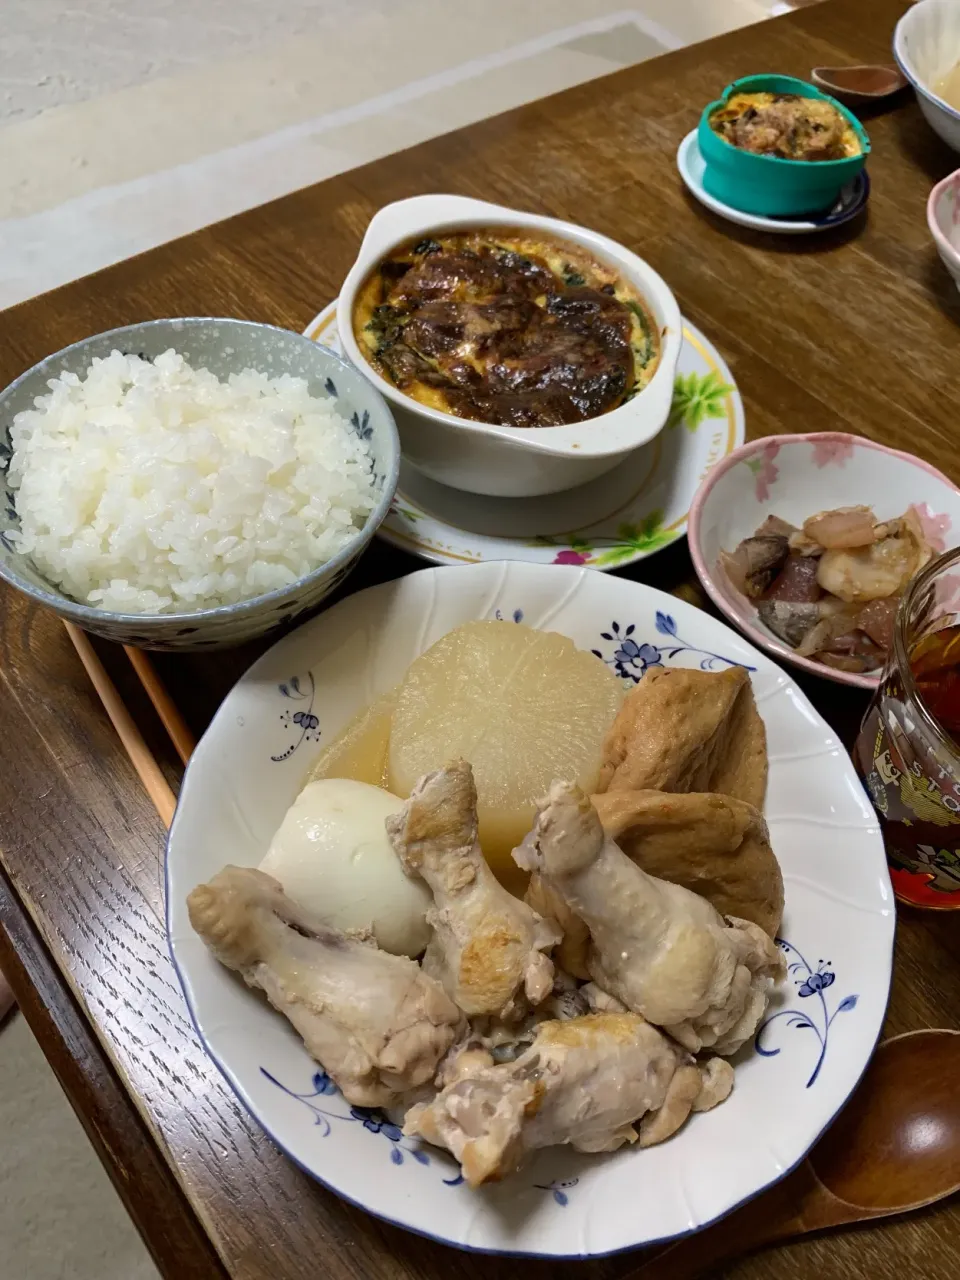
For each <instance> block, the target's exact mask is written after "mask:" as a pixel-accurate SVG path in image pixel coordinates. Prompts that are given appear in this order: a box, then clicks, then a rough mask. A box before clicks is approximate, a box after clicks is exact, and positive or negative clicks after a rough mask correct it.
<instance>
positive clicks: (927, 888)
mask: <svg viewBox="0 0 960 1280" xmlns="http://www.w3.org/2000/svg"><path fill="white" fill-rule="evenodd" d="M854 762H855V764H856V766H857V769H858V770H859V772H860V776H861V777H862V778H863V780H864V783H865V785H866V787H867V790H868V791H869V792H870V796H871V798H872V800H873V803H874V807H875V808H876V810H877V813H878V814H879V815H880V821H881V825H882V828H883V836H884V841H885V843H886V848H887V860H888V862H889V864H890V878H891V880H892V881H893V889H894V892H895V893H896V895H897V897H898V898H899V899H900V900H901V902H908V903H910V904H911V905H913V906H917V907H933V908H935V909H939V910H948V911H949V910H953V909H957V908H960V550H956V551H949V552H947V554H946V555H942V556H940V557H939V559H937V560H934V561H932V562H931V563H930V564H929V565H927V567H926V568H925V569H924V570H923V572H922V573H919V574H918V575H917V577H916V578H915V579H914V580H913V582H912V583H911V584H910V586H909V587H908V588H907V591H906V593H905V594H904V597H903V600H902V601H901V603H900V608H899V611H898V613H897V621H896V626H895V630H894V640H893V646H892V648H891V651H890V656H889V658H888V659H887V665H886V669H885V670H884V673H883V678H882V680H881V682H880V687H879V688H878V690H877V692H876V694H875V695H874V698H873V701H872V703H871V704H870V707H869V710H868V711H867V714H866V716H865V717H864V721H863V725H862V726H861V729H860V736H859V738H858V739H857V743H856V746H855V748H854Z"/></svg>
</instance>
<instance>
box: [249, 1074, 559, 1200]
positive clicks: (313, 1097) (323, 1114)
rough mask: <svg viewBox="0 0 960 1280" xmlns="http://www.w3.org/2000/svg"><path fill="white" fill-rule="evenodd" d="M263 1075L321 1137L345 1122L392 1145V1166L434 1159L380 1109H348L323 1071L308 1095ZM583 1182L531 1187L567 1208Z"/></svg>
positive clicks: (450, 1181) (456, 1181)
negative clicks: (307, 1114) (333, 1103)
mask: <svg viewBox="0 0 960 1280" xmlns="http://www.w3.org/2000/svg"><path fill="white" fill-rule="evenodd" d="M260 1073H261V1075H263V1076H264V1077H265V1078H266V1079H267V1080H269V1081H270V1083H271V1084H273V1085H276V1087H277V1088H278V1089H281V1090H282V1091H283V1092H284V1093H285V1094H286V1095H287V1097H289V1098H295V1099H296V1100H297V1102H301V1103H303V1105H304V1106H305V1107H306V1108H307V1109H308V1110H309V1111H311V1112H312V1113H313V1123H314V1124H315V1125H317V1126H318V1127H319V1129H320V1133H321V1136H322V1137H324V1138H329V1136H330V1134H331V1133H332V1131H333V1126H332V1125H331V1123H330V1121H331V1120H340V1121H344V1122H345V1123H347V1124H360V1125H362V1126H363V1128H364V1129H366V1130H367V1132H368V1133H373V1134H378V1135H379V1136H381V1137H383V1138H386V1139H387V1141H388V1142H389V1143H390V1162H391V1164H396V1165H402V1164H403V1163H404V1157H405V1156H411V1157H412V1158H413V1159H414V1160H416V1162H417V1164H422V1165H429V1164H431V1156H430V1155H428V1154H427V1152H426V1151H424V1149H423V1147H422V1146H421V1145H420V1144H419V1143H418V1142H415V1141H414V1140H413V1139H411V1138H406V1137H404V1134H403V1129H402V1128H401V1127H400V1125H398V1124H396V1123H395V1122H394V1121H393V1120H391V1119H390V1117H389V1116H388V1115H387V1114H386V1113H385V1112H384V1111H382V1110H381V1109H380V1108H379V1107H353V1106H349V1105H348V1103H347V1102H346V1099H344V1098H343V1096H342V1094H341V1093H340V1090H339V1089H338V1088H337V1086H336V1085H335V1084H334V1082H333V1081H332V1080H331V1079H330V1077H329V1076H328V1075H327V1073H326V1072H325V1071H323V1070H320V1071H315V1072H314V1075H313V1080H312V1081H311V1083H312V1085H313V1089H312V1090H310V1091H309V1092H307V1093H297V1092H296V1090H294V1089H288V1088H287V1086H286V1085H285V1084H283V1083H281V1081H279V1080H278V1079H277V1077H276V1076H275V1075H273V1074H272V1073H271V1072H270V1071H268V1070H267V1069H266V1067H261V1068H260ZM324 1098H338V1099H340V1101H341V1102H342V1103H343V1105H344V1106H345V1107H347V1111H346V1113H344V1112H343V1111H332V1110H331V1109H330V1105H329V1104H328V1105H326V1106H321V1105H320V1101H321V1100H322V1099H324ZM434 1156H436V1157H438V1158H439V1160H440V1161H441V1162H442V1163H443V1164H444V1165H447V1166H449V1163H450V1159H449V1157H448V1156H447V1154H446V1153H445V1152H440V1151H436V1152H434ZM579 1181H580V1179H579V1178H567V1179H565V1180H564V1181H560V1180H556V1179H555V1180H554V1181H553V1182H549V1183H538V1182H535V1183H533V1184H532V1185H533V1186H534V1187H535V1188H536V1189H537V1190H538V1191H549V1192H550V1193H551V1194H552V1196H553V1199H554V1202H555V1203H556V1204H558V1205H560V1206H561V1208H563V1207H565V1206H566V1205H567V1204H569V1202H570V1197H569V1196H568V1195H567V1192H568V1191H569V1190H570V1188H571V1187H575V1186H576V1185H577V1183H578V1182H579ZM442 1182H443V1184H444V1186H446V1187H459V1186H460V1184H461V1183H462V1182H463V1174H461V1173H454V1175H453V1177H451V1178H443V1179H442Z"/></svg>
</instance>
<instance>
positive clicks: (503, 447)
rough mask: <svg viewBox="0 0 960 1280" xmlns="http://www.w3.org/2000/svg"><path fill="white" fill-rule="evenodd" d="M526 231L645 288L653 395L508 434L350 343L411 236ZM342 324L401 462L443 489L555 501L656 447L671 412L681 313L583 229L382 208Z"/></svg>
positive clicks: (349, 288) (343, 296)
mask: <svg viewBox="0 0 960 1280" xmlns="http://www.w3.org/2000/svg"><path fill="white" fill-rule="evenodd" d="M476 226H487V227H491V226H492V227H498V226H501V227H527V228H535V229H539V230H543V231H546V232H549V233H551V234H553V235H554V236H557V237H559V238H561V239H565V240H571V241H573V242H575V243H576V244H580V245H583V246H584V247H585V248H587V249H589V250H590V251H591V252H592V253H594V254H595V255H596V256H597V257H599V258H602V259H603V260H605V261H606V262H608V263H610V264H611V265H613V266H615V267H616V268H618V269H619V270H620V271H621V272H622V273H623V275H624V276H625V277H626V278H627V279H628V280H629V281H630V282H631V283H632V284H633V285H635V286H636V288H637V289H638V290H639V292H640V293H641V295H642V296H643V298H644V299H645V300H646V302H647V305H648V308H649V310H650V312H651V313H652V315H653V318H654V320H655V322H656V324H657V326H658V328H659V330H660V335H661V354H660V364H659V366H658V368H657V370H656V372H655V373H654V375H653V377H652V378H651V379H650V382H649V383H648V384H647V386H646V387H644V389H643V390H642V391H641V392H640V393H639V394H638V395H636V396H634V398H633V399H632V400H630V401H628V402H627V403H626V404H624V405H621V406H620V407H619V408H618V409H614V410H612V412H610V413H606V414H603V415H602V416H600V417H598V418H593V419H589V420H587V421H586V422H579V423H575V424H574V425H572V426H565V427H537V428H529V427H501V426H494V425H491V424H489V423H483V422H471V421H469V420H467V419H466V418H458V417H455V416H454V415H453V414H450V413H442V412H440V411H438V410H435V409H429V408H427V407H426V406H425V405H422V404H420V403H419V402H418V401H416V400H414V399H412V398H411V397H410V396H406V395H404V394H403V392H402V391H400V390H398V388H397V387H395V386H394V385H393V383H392V382H389V381H388V380H387V379H386V378H382V377H381V376H380V375H379V374H378V373H377V372H376V371H375V370H374V369H373V368H372V367H371V366H370V365H369V364H368V362H367V361H366V359H365V358H364V356H363V355H362V354H361V352H360V348H359V347H358V345H357V343H356V341H355V340H354V337H353V323H352V317H353V310H354V304H355V301H356V297H357V293H358V291H359V289H360V288H361V286H362V284H363V282H364V281H365V280H366V278H367V275H368V274H369V272H370V271H371V270H372V269H373V268H374V267H375V266H376V264H377V263H378V262H379V261H380V259H381V258H383V257H384V256H385V255H386V254H387V253H388V252H389V251H390V250H391V249H393V248H394V247H395V246H396V245H398V244H401V243H402V242H404V241H406V240H409V239H411V238H413V237H420V236H426V235H428V234H432V233H437V232H440V231H452V230H458V229H461V228H464V227H476ZM337 323H338V328H339V331H340V336H341V341H342V342H343V346H344V350H345V351H346V353H347V355H348V356H349V357H350V359H351V360H352V361H353V363H354V364H355V365H356V366H357V368H358V369H359V370H360V371H361V372H362V373H363V374H364V376H365V377H367V378H369V379H370V381H371V382H372V383H373V384H374V386H375V387H376V388H377V390H378V391H380V392H381V393H382V394H383V395H384V396H385V397H386V399H387V400H388V401H389V403H390V405H391V408H392V409H393V413H394V417H395V418H396V423H397V428H398V430H399V432H400V443H401V447H402V450H403V455H404V457H405V458H406V459H407V460H408V461H409V462H410V463H411V464H412V465H413V466H415V467H417V468H418V470H420V471H422V472H423V473H424V474H425V475H428V476H430V477H431V479H433V480H437V481H439V482H440V483H441V484H446V485H452V486H453V487H454V488H457V489H466V490H468V491H469V492H471V493H484V494H490V495H492V496H494V497H510V498H522V497H532V496H534V495H536V494H543V493H557V492H559V491H560V490H563V489H571V488H574V487H575V486H576V485H580V484H585V483H586V482H587V481H588V480H593V479H594V478H595V477H596V476H599V475H602V474H603V473H604V472H605V471H610V470H612V469H613V468H614V467H615V466H616V465H617V464H618V463H619V462H621V461H622V460H623V459H624V458H625V457H627V455H628V454H630V453H633V452H634V450H636V449H639V448H640V447H641V446H642V445H645V444H646V443H647V442H648V441H650V440H652V439H653V437H654V436H655V435H656V434H657V432H658V431H660V430H661V429H662V427H663V426H664V424H665V422H666V421H667V417H668V415H669V413H670V401H671V398H672V394H673V382H674V376H675V373H676V367H677V360H678V358H679V355H680V344H681V331H680V324H681V321H680V308H679V307H678V306H677V300H676V298H674V296H673V294H672V293H671V292H670V289H669V288H668V287H667V285H666V283H665V282H664V281H663V280H662V279H661V277H660V276H659V275H658V274H657V273H656V271H654V270H653V268H652V267H650V266H649V265H648V264H647V263H646V262H644V260H643V259H642V258H638V257H637V255H636V254H635V253H631V252H630V250H629V249H626V248H624V246H623V245H621V244H617V242H616V241H615V240H610V239H608V237H607V236H602V235H599V234H598V233H597V232H596V231H590V230H588V229H587V228H586V227H580V226H576V225H575V224H573V223H570V222H562V221H560V220H559V219H557V218H543V217H539V216H537V215H536V214H532V213H523V212H521V211H520V210H517V209H507V208H504V207H503V206H502V205H495V204H488V203H487V202H486V201H483V200H470V199H466V198H464V197H462V196H448V195H431V196H415V197H413V198H412V199H410V200H398V201H397V202H396V203H394V204H389V205H387V206H386V207H385V208H383V209H381V210H380V212H379V213H377V214H376V215H375V217H374V218H373V219H372V221H371V222H370V225H369V226H368V227H367V233H366V235H365V236H364V238H363V243H362V244H361V246H360V252H359V254H358V255H357V260H356V262H355V263H354V264H353V266H352V268H351V269H350V273H349V275H348V276H347V278H346V280H345V281H344V285H343V288H342V290H341V292H340V299H339V303H338V306H337Z"/></svg>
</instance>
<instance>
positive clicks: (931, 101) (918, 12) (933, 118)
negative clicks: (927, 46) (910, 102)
mask: <svg viewBox="0 0 960 1280" xmlns="http://www.w3.org/2000/svg"><path fill="white" fill-rule="evenodd" d="M938 9H939V10H941V11H943V12H951V14H953V13H954V12H955V13H956V15H957V16H956V17H955V18H954V21H955V23H956V32H955V34H956V36H957V42H956V45H954V44H953V43H952V42H951V50H952V53H951V55H950V60H949V61H948V60H947V59H944V65H942V66H939V65H938V67H937V69H936V71H934V72H932V73H930V75H927V74H926V72H925V71H924V72H921V71H920V70H919V69H918V68H917V67H916V66H915V64H914V61H913V55H912V54H911V53H909V52H908V49H907V45H908V42H909V40H910V36H911V34H912V28H917V27H919V26H920V25H921V24H923V23H924V22H928V21H931V17H930V15H931V14H932V13H933V12H934V11H935V10H938ZM893 56H894V58H895V60H896V63H897V66H898V67H899V68H900V70H901V71H902V72H903V74H904V75H905V76H906V77H907V79H908V80H909V81H910V84H911V85H912V86H913V91H914V93H915V94H916V97H917V102H918V104H919V106H920V110H921V111H922V112H923V115H924V118H925V119H926V121H927V123H928V124H929V125H930V127H931V129H933V131H934V132H935V133H937V134H938V135H939V136H940V137H941V138H942V139H943V141H944V142H945V143H946V144H947V146H948V147H952V148H953V150H954V151H960V111H957V109H956V108H955V107H951V106H950V104H949V103H948V102H945V101H944V100H943V98H941V97H940V96H939V94H937V93H936V92H935V91H934V89H933V88H932V86H931V84H930V80H932V79H933V78H935V77H936V76H938V75H943V74H944V73H945V72H947V71H949V70H950V68H951V67H952V66H953V65H954V64H955V63H956V62H957V61H958V59H960V6H958V5H956V4H951V3H949V2H946V3H945V0H918V3H917V4H914V5H911V6H910V8H908V9H907V11H906V13H904V15H903V17H902V18H901V19H900V21H899V22H898V23H897V25H896V27H895V29H894V32H893Z"/></svg>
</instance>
